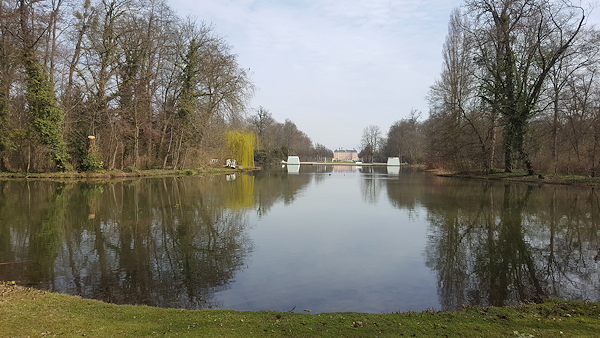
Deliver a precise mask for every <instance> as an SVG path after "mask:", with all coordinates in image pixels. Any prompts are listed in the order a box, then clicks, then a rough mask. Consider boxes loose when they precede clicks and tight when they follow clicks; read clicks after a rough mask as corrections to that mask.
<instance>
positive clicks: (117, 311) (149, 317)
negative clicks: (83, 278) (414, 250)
mask: <svg viewBox="0 0 600 338" xmlns="http://www.w3.org/2000/svg"><path fill="white" fill-rule="evenodd" d="M599 306H600V304H598V303H591V302H564V301H558V300H547V301H546V302H544V303H543V304H529V305H521V306H517V307H510V308H479V307H469V308H463V309H460V310H457V311H452V312H438V311H424V312H419V313H417V312H407V313H394V314H364V313H321V314H309V313H306V312H303V311H302V310H298V309H296V311H298V312H301V313H290V312H272V311H259V312H238V311H231V310H181V309H161V308H153V307H148V306H131V305H112V304H107V303H103V302H100V301H96V300H88V299H82V298H80V297H74V296H68V295H62V294H56V293H51V292H45V291H39V290H35V289H31V288H24V287H21V286H18V285H14V282H3V283H2V282H0V337H148V336H180V337H252V336H260V337H598V336H599V335H600V308H599Z"/></svg>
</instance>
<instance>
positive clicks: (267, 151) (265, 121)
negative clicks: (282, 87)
mask: <svg viewBox="0 0 600 338" xmlns="http://www.w3.org/2000/svg"><path fill="white" fill-rule="evenodd" d="M248 124H249V125H250V127H251V130H253V131H254V132H255V133H256V135H257V137H258V140H259V142H258V147H257V149H256V150H255V152H254V157H255V160H256V162H257V163H275V162H281V160H285V159H287V157H288V156H289V155H293V156H299V157H300V158H301V159H302V161H325V160H326V159H329V160H331V159H332V158H333V151H332V150H331V149H329V148H327V147H326V146H324V145H322V144H319V143H316V144H314V145H313V143H312V141H311V139H310V138H309V137H308V135H306V134H305V133H304V132H302V131H301V130H299V129H298V127H297V126H296V124H295V123H294V122H292V121H291V120H289V119H286V120H285V122H283V123H281V122H277V121H276V120H275V119H274V118H273V115H272V114H271V113H270V112H269V110H268V109H265V108H264V107H259V108H258V109H257V110H256V113H255V114H253V115H251V116H250V117H249V118H248Z"/></svg>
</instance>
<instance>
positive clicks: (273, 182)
mask: <svg viewBox="0 0 600 338" xmlns="http://www.w3.org/2000/svg"><path fill="white" fill-rule="evenodd" d="M253 177H254V178H255V180H254V196H255V208H256V213H257V215H258V216H259V217H262V216H265V215H267V214H268V213H269V211H271V208H272V207H273V206H274V205H275V204H276V203H278V202H279V201H283V203H284V205H290V204H292V203H293V202H294V201H295V200H296V197H297V196H298V193H300V191H302V189H304V188H305V187H307V186H308V184H309V183H310V182H311V179H312V178H313V177H314V176H312V175H289V174H288V172H287V171H284V170H261V171H258V172H256V173H254V175H253Z"/></svg>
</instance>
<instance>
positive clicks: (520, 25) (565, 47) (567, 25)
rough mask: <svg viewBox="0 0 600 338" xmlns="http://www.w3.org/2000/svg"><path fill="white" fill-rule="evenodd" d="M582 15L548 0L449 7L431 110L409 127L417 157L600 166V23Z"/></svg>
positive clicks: (557, 168) (469, 165)
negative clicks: (589, 21)
mask: <svg viewBox="0 0 600 338" xmlns="http://www.w3.org/2000/svg"><path fill="white" fill-rule="evenodd" d="M586 14H587V10H586V8H584V7H581V6H580V5H575V4H572V3H570V2H565V1H554V0H466V1H465V3H464V5H463V6H462V7H461V8H459V9H456V10H455V11H453V13H452V15H451V18H450V21H449V24H448V35H447V37H446V41H445V43H444V47H443V66H442V71H441V74H440V78H439V79H438V80H437V81H436V82H435V84H434V85H433V86H432V87H431V90H430V93H429V96H428V101H429V107H430V111H429V117H428V118H427V119H426V120H424V121H417V123H416V126H415V127H416V130H418V134H419V136H417V137H415V138H414V140H415V141H417V143H418V145H419V147H418V149H419V151H418V153H419V154H420V155H421V157H422V158H423V159H424V161H425V162H427V163H428V164H429V165H431V166H433V167H438V168H448V169H451V170H458V171H481V172H491V171H493V170H495V169H499V168H502V169H505V170H506V171H512V170H513V169H515V168H522V169H526V170H527V171H528V172H529V174H533V173H534V172H535V171H540V172H554V173H558V172H563V173H581V174H587V175H591V176H595V175H597V174H598V173H599V172H600V82H599V81H598V75H599V74H598V73H599V71H600V54H599V52H600V31H599V30H598V29H597V28H596V27H594V26H591V25H587V24H586V19H587V17H586ZM402 121H404V122H405V123H406V122H407V121H410V119H406V120H402ZM402 121H400V122H402ZM392 128H394V126H392ZM391 134H393V133H392V129H390V133H389V134H388V141H387V142H388V143H389V141H390V140H392V139H393V137H390V135H391ZM399 153H400V155H401V156H402V155H403V156H406V154H405V153H404V151H403V150H394V152H392V153H389V154H390V155H392V154H393V155H394V156H398V154H399ZM417 157H419V156H417Z"/></svg>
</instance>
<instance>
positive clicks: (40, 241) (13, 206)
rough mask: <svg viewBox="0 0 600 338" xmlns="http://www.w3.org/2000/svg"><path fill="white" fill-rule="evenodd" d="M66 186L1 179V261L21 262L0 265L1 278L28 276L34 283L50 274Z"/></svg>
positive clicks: (60, 231)
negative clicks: (2, 180)
mask: <svg viewBox="0 0 600 338" xmlns="http://www.w3.org/2000/svg"><path fill="white" fill-rule="evenodd" d="M69 190H70V186H69V185H64V184H61V183H44V182H38V181H31V182H30V181H11V182H2V183H1V185H0V262H9V263H10V262H19V261H20V262H24V263H22V264H10V265H3V266H1V268H2V269H0V280H23V279H27V280H29V281H31V283H36V284H37V283H41V282H43V281H46V280H48V279H50V278H53V276H54V275H55V270H54V262H55V260H56V258H57V256H58V254H59V251H60V249H61V245H62V241H63V225H64V221H65V214H66V210H67V204H68V201H69V196H68V193H69ZM23 244H25V245H23ZM25 263H27V264H25Z"/></svg>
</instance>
